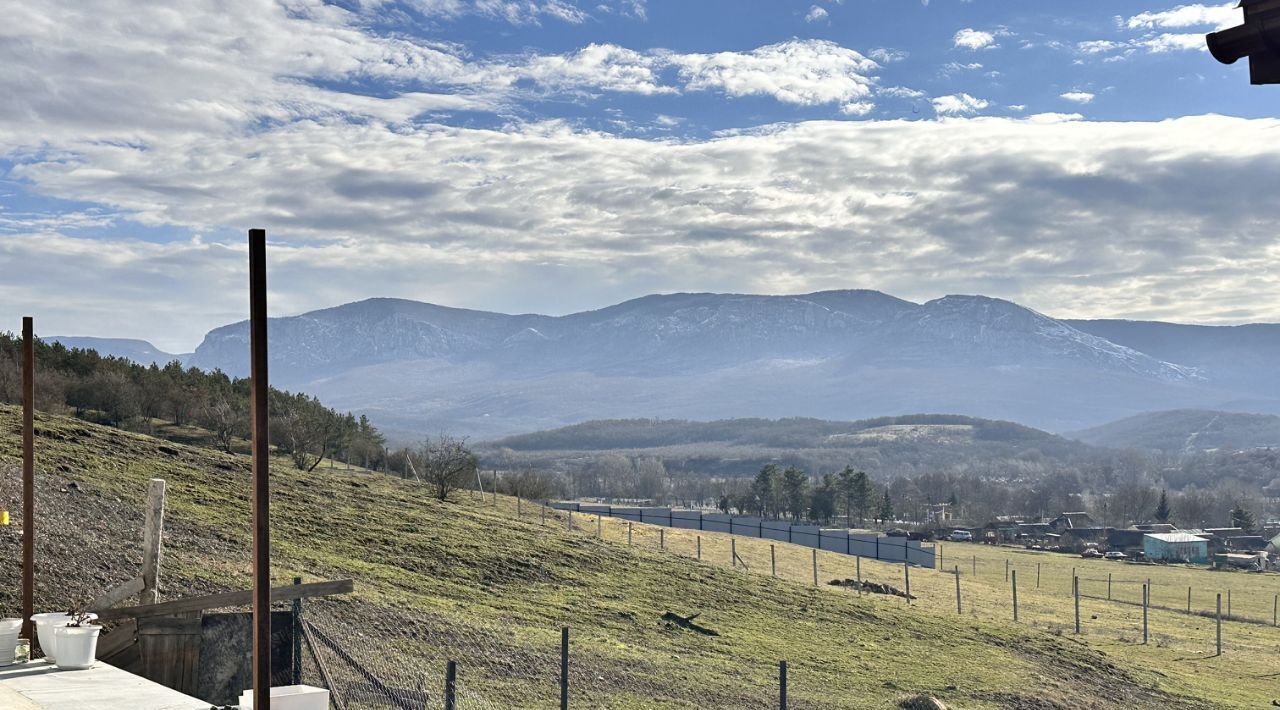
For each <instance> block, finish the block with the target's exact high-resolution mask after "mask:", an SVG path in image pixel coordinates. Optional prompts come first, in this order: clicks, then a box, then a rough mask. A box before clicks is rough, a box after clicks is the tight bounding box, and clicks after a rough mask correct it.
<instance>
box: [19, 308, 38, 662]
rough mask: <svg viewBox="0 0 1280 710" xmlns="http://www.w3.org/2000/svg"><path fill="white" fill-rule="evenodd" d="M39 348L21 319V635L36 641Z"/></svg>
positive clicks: (27, 323) (25, 320)
mask: <svg viewBox="0 0 1280 710" xmlns="http://www.w3.org/2000/svg"><path fill="white" fill-rule="evenodd" d="M35 422H36V352H35V333H34V325H33V323H32V319H31V316H24V317H23V319H22V635H23V636H25V637H26V638H29V639H31V641H32V643H36V636H35V633H34V632H35V628H34V627H33V626H32V622H31V615H32V614H34V613H36V609H35V607H36V426H35Z"/></svg>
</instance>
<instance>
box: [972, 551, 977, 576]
mask: <svg viewBox="0 0 1280 710" xmlns="http://www.w3.org/2000/svg"><path fill="white" fill-rule="evenodd" d="M973 576H974V577H977V576H978V556H977V555H974V556H973Z"/></svg>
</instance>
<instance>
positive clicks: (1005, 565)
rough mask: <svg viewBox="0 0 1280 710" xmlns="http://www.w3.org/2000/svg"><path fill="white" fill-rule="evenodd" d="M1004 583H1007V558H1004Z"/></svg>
mask: <svg viewBox="0 0 1280 710" xmlns="http://www.w3.org/2000/svg"><path fill="white" fill-rule="evenodd" d="M1004 581H1006V582H1008V581H1009V558H1008V557H1006V558H1004Z"/></svg>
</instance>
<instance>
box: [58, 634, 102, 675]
mask: <svg viewBox="0 0 1280 710" xmlns="http://www.w3.org/2000/svg"><path fill="white" fill-rule="evenodd" d="M101 631H102V627H101V626H59V627H58V628H56V629H54V630H53V636H54V638H55V639H56V640H55V641H54V646H56V647H57V649H58V661H57V663H58V667H59V668H61V669H63V670H69V671H78V670H83V669H85V668H92V667H93V664H94V662H95V661H96V660H97V658H98V634H99V633H100V632H101Z"/></svg>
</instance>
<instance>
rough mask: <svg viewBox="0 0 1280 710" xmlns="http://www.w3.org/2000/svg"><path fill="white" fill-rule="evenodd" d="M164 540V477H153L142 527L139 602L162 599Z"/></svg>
mask: <svg viewBox="0 0 1280 710" xmlns="http://www.w3.org/2000/svg"><path fill="white" fill-rule="evenodd" d="M163 541H164V479H163V478H153V479H151V484H150V486H149V487H148V489H147V519H146V523H145V525H144V527H143V528H142V591H141V592H140V593H139V594H138V603H139V604H155V603H156V602H158V601H160V559H161V556H162V551H163V547H162V545H163Z"/></svg>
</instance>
